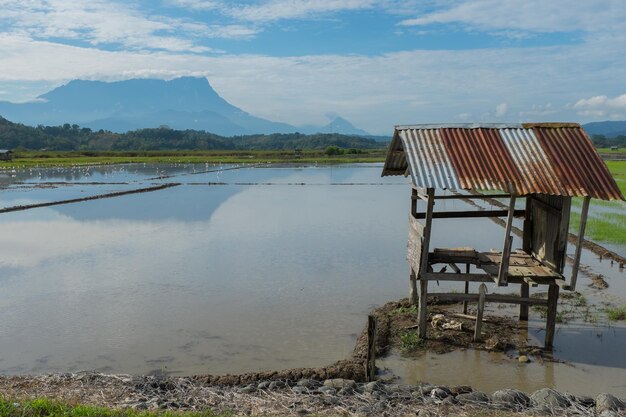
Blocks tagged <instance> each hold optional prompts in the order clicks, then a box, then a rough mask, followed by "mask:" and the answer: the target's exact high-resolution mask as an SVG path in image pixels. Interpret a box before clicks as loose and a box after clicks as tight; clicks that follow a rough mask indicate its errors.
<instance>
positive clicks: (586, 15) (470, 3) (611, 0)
mask: <svg viewBox="0 0 626 417" xmlns="http://www.w3.org/2000/svg"><path fill="white" fill-rule="evenodd" d="M442 3H444V4H446V5H447V7H446V6H443V7H439V8H438V9H437V10H436V11H433V12H430V13H423V14H421V15H418V16H417V17H415V18H412V19H405V20H403V21H402V22H401V24H402V25H405V26H421V25H429V24H437V23H439V24H448V23H461V24H464V25H468V26H470V27H472V28H478V29H483V30H507V31H528V32H543V33H550V32H577V31H581V30H582V31H590V32H595V31H604V30H614V29H619V28H620V27H621V26H622V24H623V21H624V20H626V7H624V2H623V1H622V0H596V1H577V2H572V1H570V0H551V1H545V0H507V1H502V0H465V1H452V0H448V1H444V2H442Z"/></svg>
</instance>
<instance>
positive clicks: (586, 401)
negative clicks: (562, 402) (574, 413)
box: [564, 392, 596, 408]
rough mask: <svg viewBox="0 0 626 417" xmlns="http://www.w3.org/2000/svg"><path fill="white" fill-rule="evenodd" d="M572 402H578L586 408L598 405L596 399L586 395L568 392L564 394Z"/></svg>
mask: <svg viewBox="0 0 626 417" xmlns="http://www.w3.org/2000/svg"><path fill="white" fill-rule="evenodd" d="M564 395H565V396H566V397H567V399H568V400H569V401H570V402H571V403H572V404H577V405H579V406H581V407H584V408H592V407H595V405H596V400H594V399H593V398H591V397H587V396H584V395H573V394H570V393H568V392H566V393H565V394H564Z"/></svg>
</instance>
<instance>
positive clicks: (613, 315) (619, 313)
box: [604, 305, 626, 321]
mask: <svg viewBox="0 0 626 417" xmlns="http://www.w3.org/2000/svg"><path fill="white" fill-rule="evenodd" d="M604 311H605V312H606V316H607V317H608V319H609V321H624V320H626V305H625V306H622V307H607V308H606V309H605V310H604Z"/></svg>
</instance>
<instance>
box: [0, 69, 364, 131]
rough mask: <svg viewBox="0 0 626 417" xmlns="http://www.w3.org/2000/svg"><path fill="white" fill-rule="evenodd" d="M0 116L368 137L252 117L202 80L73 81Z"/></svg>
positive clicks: (346, 126)
mask: <svg viewBox="0 0 626 417" xmlns="http://www.w3.org/2000/svg"><path fill="white" fill-rule="evenodd" d="M0 115H1V116H3V117H5V118H6V119H9V120H12V121H14V122H19V123H23V124H26V125H31V126H35V125H62V124H65V123H69V124H77V125H80V126H81V127H88V128H90V129H93V130H100V129H103V130H110V131H112V132H117V133H123V132H127V131H130V130H136V129H142V128H153V127H159V126H164V125H166V126H168V127H170V128H172V129H178V130H185V129H193V130H205V131H207V132H211V133H215V134H217V135H221V136H237V135H249V134H271V133H294V132H300V133H305V134H313V133H339V134H345V135H359V136H371V135H370V134H369V133H368V132H366V131H364V130H361V129H358V128H356V127H354V126H353V125H352V124H351V123H350V122H349V121H347V120H346V119H343V118H341V117H336V118H335V119H334V120H332V121H331V122H330V123H329V124H328V125H326V126H300V127H296V126H292V125H290V124H287V123H281V122H274V121H271V120H267V119H263V118H260V117H256V116H253V115H251V114H250V113H247V112H245V111H243V110H242V109H240V108H238V107H236V106H234V105H232V104H230V103H229V102H227V101H226V100H224V99H223V98H222V97H220V95H219V94H218V93H217V92H216V91H215V90H214V89H213V88H212V87H211V85H210V83H209V81H208V80H207V79H206V78H196V77H181V78H176V79H173V80H169V81H165V80H156V79H131V80H126V81H117V82H102V81H85V80H74V81H70V82H69V83H68V84H66V85H63V86H60V87H58V88H55V89H54V90H52V91H50V92H48V93H45V94H43V95H41V96H39V97H38V98H37V99H36V100H35V101H32V102H27V103H11V102H7V101H0Z"/></svg>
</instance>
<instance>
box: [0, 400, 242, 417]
mask: <svg viewBox="0 0 626 417" xmlns="http://www.w3.org/2000/svg"><path fill="white" fill-rule="evenodd" d="M234 415H235V414H232V413H214V412H212V411H210V410H207V411H171V410H167V411H136V410H132V409H114V408H105V407H97V406H91V405H70V404H66V403H62V402H59V401H53V400H50V399H46V398H42V399H35V400H28V401H21V402H15V401H10V400H7V399H4V398H0V417H230V416H234Z"/></svg>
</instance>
